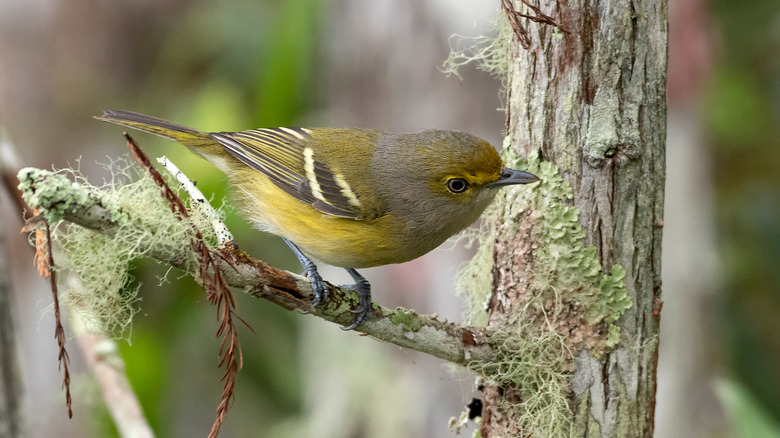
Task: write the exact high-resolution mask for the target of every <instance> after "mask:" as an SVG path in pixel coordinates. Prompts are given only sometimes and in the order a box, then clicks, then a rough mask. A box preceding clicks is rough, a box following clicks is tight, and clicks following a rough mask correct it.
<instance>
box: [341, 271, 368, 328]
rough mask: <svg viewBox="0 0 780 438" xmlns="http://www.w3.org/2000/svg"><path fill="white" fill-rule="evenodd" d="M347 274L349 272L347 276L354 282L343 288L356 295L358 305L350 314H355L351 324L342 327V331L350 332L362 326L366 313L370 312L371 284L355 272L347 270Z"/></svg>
mask: <svg viewBox="0 0 780 438" xmlns="http://www.w3.org/2000/svg"><path fill="white" fill-rule="evenodd" d="M347 272H349V275H351V276H352V278H353V279H354V280H355V284H354V285H349V286H345V287H346V288H347V289H352V290H354V291H356V292H357V293H358V296H359V297H360V303H359V304H358V306H357V309H355V310H353V311H352V313H354V314H355V318H354V319H353V320H352V324H350V325H348V326H346V327H342V328H341V329H342V330H352V329H354V328H355V327H357V326H359V325H360V324H363V323H364V322H366V320H367V319H368V313H369V312H370V311H371V284H369V282H368V281H367V280H366V279H365V278H363V276H362V275H360V274H358V272H357V271H356V270H354V269H352V268H347Z"/></svg>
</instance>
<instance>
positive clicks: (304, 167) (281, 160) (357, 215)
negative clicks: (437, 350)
mask: <svg viewBox="0 0 780 438" xmlns="http://www.w3.org/2000/svg"><path fill="white" fill-rule="evenodd" d="M211 137H212V138H213V139H214V140H216V141H218V142H219V143H220V144H221V145H222V146H224V147H225V149H226V150H227V151H228V152H229V153H230V154H231V155H233V156H234V157H236V158H237V159H238V160H240V161H241V162H242V163H244V164H246V165H247V166H249V167H251V168H253V169H255V170H257V171H258V172H260V173H262V174H264V175H265V176H267V177H268V178H269V179H270V180H271V181H272V182H273V183H274V184H276V186H277V187H279V188H280V189H282V190H284V191H285V192H287V193H289V194H290V195H292V196H294V197H295V198H297V199H299V200H301V201H304V202H306V203H309V204H310V205H311V206H312V207H314V208H316V209H317V210H319V211H321V212H323V213H326V214H330V215H333V216H339V217H345V218H351V219H364V215H363V214H362V212H361V208H360V201H359V200H358V198H357V195H356V194H355V193H354V192H353V191H352V190H351V189H350V186H349V185H348V184H347V183H346V181H344V178H343V176H342V175H341V174H340V173H338V171H337V170H334V169H331V168H329V167H328V166H326V165H325V164H323V163H322V162H320V161H318V160H316V159H315V158H314V153H313V150H312V148H311V147H310V146H309V143H310V142H311V139H312V137H311V131H309V130H308V129H305V128H266V129H252V130H249V131H242V132H232V133H231V132H220V133H212V134H211Z"/></svg>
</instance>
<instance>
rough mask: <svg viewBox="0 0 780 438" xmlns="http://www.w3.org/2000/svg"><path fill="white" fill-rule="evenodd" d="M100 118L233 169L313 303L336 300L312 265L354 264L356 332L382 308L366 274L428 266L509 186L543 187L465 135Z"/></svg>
mask: <svg viewBox="0 0 780 438" xmlns="http://www.w3.org/2000/svg"><path fill="white" fill-rule="evenodd" d="M95 118H96V119H98V120H101V121H104V122H110V123H114V124H118V125H123V126H126V127H129V128H133V129H137V130H141V131H145V132H148V133H152V134H156V135H159V136H161V137H164V138H168V139H170V140H174V141H176V142H179V143H181V144H183V145H184V146H186V147H187V148H188V149H190V150H191V151H192V152H194V153H195V154H197V155H199V156H201V157H203V158H205V159H206V160H208V161H209V162H211V163H212V164H213V165H214V166H215V167H217V168H218V169H219V170H221V171H222V172H224V173H225V175H227V179H228V185H229V186H230V187H231V188H232V192H233V198H234V200H235V202H236V204H237V206H238V207H239V212H240V214H241V215H242V216H243V217H244V218H245V219H247V220H248V221H249V222H251V223H252V224H253V225H254V226H255V227H256V228H258V229H259V230H262V231H265V232H268V233H271V234H275V235H277V236H280V237H281V238H282V239H283V240H284V242H285V243H286V244H287V245H288V246H289V247H290V249H291V250H292V251H293V253H294V254H295V256H296V257H297V259H298V261H299V262H300V263H301V266H302V267H303V269H304V273H305V275H306V276H307V277H308V279H309V281H310V283H311V287H312V294H313V299H312V301H311V306H312V307H317V306H318V305H319V304H321V303H323V302H325V301H326V300H327V298H328V287H327V285H326V284H325V282H324V281H323V279H322V276H321V275H320V274H319V272H318V270H317V265H316V264H315V263H314V261H312V259H315V260H318V261H321V262H324V263H326V264H329V265H332V266H337V267H342V268H345V269H346V270H347V272H348V273H349V275H350V276H351V277H352V279H353V280H354V281H355V284H354V285H350V286H347V287H349V288H351V289H353V290H355V291H356V292H357V294H358V296H359V304H358V306H357V308H356V309H354V310H353V313H354V317H353V320H352V323H351V324H350V325H348V326H346V327H343V328H344V329H345V330H352V329H354V328H356V327H358V326H359V325H361V324H363V323H364V322H365V321H366V320H367V319H368V316H369V313H370V310H371V285H370V283H369V282H368V281H367V280H366V279H365V278H364V277H363V276H362V275H361V274H360V273H358V271H357V269H359V268H367V267H373V266H381V265H388V264H394V263H403V262H407V261H410V260H413V259H416V258H418V257H420V256H422V255H423V254H426V253H428V252H429V251H431V250H433V249H434V248H436V247H437V246H439V245H441V244H442V243H443V242H444V241H445V240H447V239H448V238H449V237H451V236H453V235H455V234H457V233H458V232H460V231H462V230H463V229H464V228H466V227H468V226H469V225H471V224H472V223H474V222H475V221H476V220H477V219H478V218H479V216H480V215H481V214H482V212H483V211H484V210H485V208H487V206H488V205H489V204H490V202H491V201H492V200H493V198H494V197H495V195H496V193H497V192H498V189H499V188H501V187H504V186H509V185H515V184H528V183H533V182H536V181H538V180H539V178H538V177H536V176H535V175H533V174H531V173H528V172H525V171H522V170H516V169H510V168H506V167H505V166H504V163H503V161H502V159H501V157H500V155H499V154H498V152H497V151H496V149H495V148H493V146H491V145H490V143H488V142H487V141H485V140H482V139H480V138H478V137H475V136H473V135H471V134H468V133H465V132H460V131H450V130H437V129H429V130H423V131H419V132H415V133H399V132H390V131H381V130H376V129H366V128H300V127H277V128H259V129H250V130H246V131H240V132H205V131H200V130H197V129H193V128H190V127H187V126H183V125H180V124H177V123H173V122H169V121H167V120H163V119H160V118H157V117H152V116H147V115H144V114H140V113H137V112H132V111H123V110H106V111H104V113H103V115H101V116H96V117H95Z"/></svg>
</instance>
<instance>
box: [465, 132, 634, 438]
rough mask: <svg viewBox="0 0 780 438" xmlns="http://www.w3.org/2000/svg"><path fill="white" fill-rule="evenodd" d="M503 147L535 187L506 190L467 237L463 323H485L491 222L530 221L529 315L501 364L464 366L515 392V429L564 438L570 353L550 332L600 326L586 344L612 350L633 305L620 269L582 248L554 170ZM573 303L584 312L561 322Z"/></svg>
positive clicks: (574, 214)
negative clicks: (472, 247)
mask: <svg viewBox="0 0 780 438" xmlns="http://www.w3.org/2000/svg"><path fill="white" fill-rule="evenodd" d="M507 141H508V140H507ZM504 146H505V147H504V161H505V163H506V164H507V167H512V168H517V169H524V170H527V171H529V172H531V173H534V174H535V175H537V176H539V178H540V180H541V181H540V182H539V183H537V184H535V185H533V186H525V187H520V188H516V189H509V190H511V191H509V192H507V193H506V195H505V197H504V198H500V199H499V202H497V203H496V205H495V206H494V207H493V208H492V209H491V210H489V211H488V216H486V217H483V219H482V225H481V226H480V228H479V229H478V230H476V231H472V232H471V234H469V235H468V236H469V237H470V238H471V239H472V241H475V240H480V241H481V247H480V248H479V250H478V252H477V254H476V256H475V257H474V258H473V259H472V260H471V261H470V262H469V264H468V265H467V266H466V267H465V268H464V269H463V270H462V271H461V273H460V275H459V278H458V282H457V285H458V290H459V291H460V293H463V294H465V295H466V296H467V301H468V303H469V305H470V306H471V307H472V308H471V309H469V313H468V316H467V319H468V321H469V322H471V323H476V322H483V321H485V320H486V317H487V313H486V307H485V303H486V301H487V299H488V298H489V297H490V296H491V294H492V292H493V291H492V268H493V248H494V245H495V238H496V237H495V236H496V232H495V229H494V228H495V224H496V222H497V221H500V222H502V223H503V224H504V227H505V229H506V227H512V226H515V225H513V224H518V221H516V220H515V219H516V218H517V217H520V215H522V214H528V215H530V217H529V218H528V220H529V221H531V223H533V225H532V229H531V233H532V239H533V242H534V245H533V247H532V248H533V249H532V251H533V259H534V265H533V267H532V268H533V269H532V271H533V272H532V275H531V277H530V278H529V279H530V281H531V285H532V287H531V288H530V290H532V291H534V296H533V297H532V298H531V299H530V301H529V302H528V303H526V309H525V310H526V311H529V312H531V313H529V315H526V314H525V313H524V312H523V313H521V314H519V315H517V319H516V320H515V321H516V326H515V327H514V328H508V329H509V330H514V331H513V332H512V333H510V334H508V335H506V338H505V339H504V341H503V342H502V344H501V347H500V348H499V351H500V353H499V359H498V360H497V361H495V362H490V363H476V362H474V363H471V364H470V365H469V368H471V369H473V370H475V371H477V372H479V373H480V374H482V375H484V376H486V377H488V378H489V379H490V380H492V381H493V382H495V383H496V384H498V385H499V386H502V387H505V388H513V390H515V391H517V392H518V393H519V395H520V397H519V400H520V402H519V403H517V404H515V405H513V406H508V407H506V411H510V412H513V417H514V418H516V420H517V422H518V423H517V426H518V428H519V430H522V431H527V432H528V433H530V434H531V435H530V436H539V437H564V436H568V433H569V427H570V419H571V410H570V407H569V405H568V395H569V387H568V379H569V370H570V369H571V359H572V353H571V351H569V348H570V347H569V344H568V343H567V341H569V339H567V338H564V335H566V336H568V332H566V330H560V332H559V330H556V328H560V327H562V324H564V323H565V324H568V325H563V326H564V327H566V328H567V329H568V328H572V325H571V324H574V328H575V329H576V328H577V326H578V325H585V324H586V323H587V324H591V325H597V324H606V325H607V330H606V332H607V334H606V335H605V336H603V338H602V339H601V340H598V339H596V340H590V339H589V340H587V341H593V342H596V343H597V345H596V346H593V345H591V346H592V347H594V348H593V351H598V350H600V349H602V348H610V347H612V346H614V345H615V344H616V343H617V342H618V341H619V340H620V329H619V327H618V326H617V325H616V324H615V322H616V321H617V320H618V318H619V317H620V315H622V313H623V312H624V311H625V310H626V309H628V308H629V307H630V306H631V300H630V299H629V297H628V294H627V291H626V289H625V287H624V285H623V279H624V277H625V270H624V269H623V268H622V267H621V266H619V265H615V266H612V267H611V268H610V270H609V273H605V272H604V270H603V269H602V266H601V264H600V262H599V258H598V254H597V252H596V249H595V247H593V246H586V245H585V243H584V242H585V233H584V231H583V230H582V227H581V226H580V224H579V220H578V216H579V212H578V211H577V209H576V208H575V207H573V206H572V205H571V199H572V196H573V195H572V191H571V188H570V187H569V186H568V184H566V183H564V182H563V180H562V178H561V176H560V174H559V171H558V169H557V168H556V167H555V166H554V165H552V164H551V163H548V162H541V161H540V160H539V159H538V156H537V155H536V154H535V153H532V154H531V156H530V157H529V159H528V160H521V159H518V158H517V156H516V155H515V154H514V153H513V151H512V150H511V148H509V147H507V146H508V144H507V143H506V142H505V145H504ZM507 232H508V233H509V234H511V233H512V231H511V230H508V231H507ZM572 304H576V306H575V307H576V308H579V309H582V310H581V312H582V314H581V315H580V317H579V319H578V318H577V316H576V315H574V316H573V317H572V316H571V315H570V314H567V316H565V318H566V321H563V318H564V317H563V316H561V315H563V310H564V306H569V307H566V310H568V311H569V312H570V311H571V305H572ZM540 317H541V318H542V319H541V321H542V322H543V324H542V325H541V326H540V324H539V321H540V320H539V318H540ZM581 341H582V340H581ZM506 411H505V412H506Z"/></svg>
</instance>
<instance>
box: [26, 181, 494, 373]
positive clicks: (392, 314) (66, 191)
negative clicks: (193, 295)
mask: <svg viewBox="0 0 780 438" xmlns="http://www.w3.org/2000/svg"><path fill="white" fill-rule="evenodd" d="M59 178H65V177H64V176H62V175H56V174H54V173H53V172H48V171H45V170H41V169H33V168H27V169H23V170H22V171H21V172H20V178H19V179H20V181H22V191H23V192H27V191H32V192H33V193H34V194H35V195H36V196H34V198H35V199H36V200H37V201H38V202H39V205H37V207H40V208H41V209H43V210H48V211H52V212H55V211H61V212H62V215H63V217H64V218H65V220H68V221H70V222H73V223H75V224H78V225H81V226H84V227H86V228H90V229H93V230H96V231H99V232H103V233H107V234H111V233H112V232H113V231H114V229H116V228H117V227H118V223H117V222H116V221H115V220H112V219H111V216H112V215H111V214H110V212H109V211H108V210H107V209H106V207H104V206H103V203H102V200H101V198H100V195H99V193H96V192H94V191H90V190H87V189H86V188H84V187H83V186H81V185H79V184H73V183H69V184H67V185H65V184H59V183H57V181H56V180H57V179H59ZM47 179H52V180H55V181H53V184H45V183H43V182H44V181H45V180H47ZM74 194H80V196H74ZM74 199H77V200H78V201H77V202H74ZM124 213H125V214H128V215H132V211H125V212H124ZM95 215H97V216H100V217H104V218H107V220H106V221H103V222H96V221H95V220H94V216H95ZM140 245H145V242H140ZM142 250H144V251H145V250H148V251H149V253H150V257H151V258H153V259H155V260H157V261H160V262H162V263H166V264H169V265H171V266H174V267H177V268H180V269H182V270H184V271H186V272H188V273H189V274H191V275H193V276H194V277H195V278H196V279H197V278H198V272H199V271H198V269H199V267H198V266H196V265H194V264H192V263H189V262H188V261H189V260H191V258H190V254H189V253H190V251H191V250H190V249H188V248H186V247H181V246H179V247H175V248H164V249H160V248H142ZM217 251H218V252H219V257H220V259H221V260H222V261H224V263H220V264H219V265H218V266H217V268H218V269H219V270H220V272H221V274H222V275H223V277H224V279H225V281H226V282H227V284H228V285H230V286H232V287H237V288H242V289H243V290H244V291H245V292H246V293H248V294H249V295H252V296H254V297H257V298H263V299H266V300H268V301H271V302H273V303H275V304H277V305H279V306H281V307H283V308H285V309H287V310H300V311H307V312H309V314H310V315H311V316H314V317H319V318H322V319H324V320H326V321H330V322H333V323H336V324H340V325H345V324H348V323H350V322H351V321H352V318H353V314H352V313H351V309H354V308H355V307H356V306H357V305H358V296H357V293H356V292H354V291H352V290H350V289H342V288H339V287H336V286H333V285H329V289H330V294H329V298H328V300H327V301H326V302H325V303H323V304H322V305H320V306H318V307H316V308H312V307H311V305H310V303H311V300H312V298H313V296H312V292H311V286H310V283H309V280H308V279H307V278H306V277H302V276H300V275H297V274H293V273H291V272H287V271H284V270H281V269H278V268H275V267H273V266H271V265H269V264H267V263H265V262H263V261H260V260H257V259H254V258H251V257H250V256H249V255H247V254H246V253H244V252H243V251H240V250H238V249H235V248H230V247H228V248H221V249H219V250H217ZM199 281H201V280H199ZM356 331H358V332H363V333H365V334H366V335H369V336H372V337H374V338H375V339H377V340H380V341H384V342H389V343H392V344H395V345H399V346H401V347H405V348H409V349H411V350H415V351H420V352H423V353H427V354H430V355H431V356H434V357H438V358H440V359H444V360H446V361H449V362H452V363H455V364H459V365H463V366H466V365H468V364H469V363H470V362H471V361H473V360H476V361H481V362H487V361H492V360H494V359H495V357H496V354H497V350H498V347H497V344H496V343H494V342H499V343H500V341H498V340H496V339H495V336H494V332H493V331H492V330H489V329H487V328H484V327H469V326H463V325H460V324H456V323H452V322H447V321H443V320H440V319H439V318H438V316H437V315H421V314H417V313H416V312H414V311H410V310H405V309H401V308H398V309H395V310H391V309H388V308H385V307H382V306H379V305H377V304H373V307H372V311H371V315H370V318H369V320H368V321H366V322H365V323H363V324H361V325H360V326H358V327H357V329H356Z"/></svg>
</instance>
